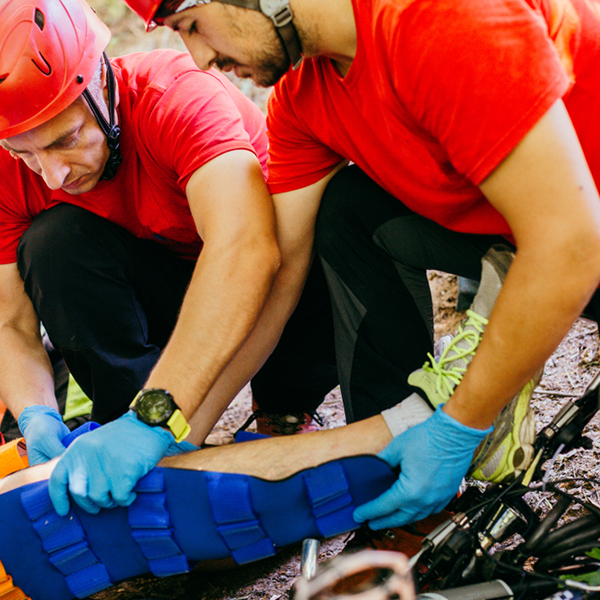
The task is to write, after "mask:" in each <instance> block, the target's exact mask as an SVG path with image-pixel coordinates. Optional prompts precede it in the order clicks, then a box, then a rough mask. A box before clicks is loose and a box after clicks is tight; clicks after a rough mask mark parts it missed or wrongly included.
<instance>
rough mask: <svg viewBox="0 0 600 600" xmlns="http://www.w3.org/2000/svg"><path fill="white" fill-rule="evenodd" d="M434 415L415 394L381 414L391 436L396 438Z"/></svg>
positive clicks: (425, 403)
mask: <svg viewBox="0 0 600 600" xmlns="http://www.w3.org/2000/svg"><path fill="white" fill-rule="evenodd" d="M432 414H433V409H432V408H431V407H430V406H429V404H427V402H425V400H423V398H421V396H419V394H417V393H414V394H411V395H410V396H408V398H405V399H404V400H402V402H400V404H396V406H392V408H388V409H386V410H384V411H383V412H382V413H381V416H382V417H383V420H384V421H385V424H386V425H387V426H388V429H389V430H390V432H391V434H392V435H393V436H394V437H396V436H397V435H400V434H401V433H404V432H405V431H406V430H407V429H409V428H410V427H413V426H414V425H418V424H419V423H422V422H423V421H425V420H427V419H428V418H429V417H430V416H431V415H432Z"/></svg>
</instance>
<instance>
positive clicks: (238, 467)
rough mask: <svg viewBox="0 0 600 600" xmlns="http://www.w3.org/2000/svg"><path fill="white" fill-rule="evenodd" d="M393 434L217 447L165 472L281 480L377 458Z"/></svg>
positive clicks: (355, 429)
mask: <svg viewBox="0 0 600 600" xmlns="http://www.w3.org/2000/svg"><path fill="white" fill-rule="evenodd" d="M391 439H392V434H391V433H390V430H389V429H388V427H387V425H386V423H385V421H384V420H383V418H382V417H381V416H380V415H377V416H375V417H371V418H370V419H366V420H364V421H359V422H357V423H352V424H351V425H347V426H345V427H339V428H337V429H328V430H324V431H315V432H313V433H307V434H303V435H294V436H286V437H274V438H265V439H261V440H256V441H252V442H244V443H240V444H231V445H227V446H216V447H214V448H207V449H205V450H198V451H197V452H190V453H189V454H180V455H177V456H172V457H169V458H165V459H163V460H162V461H161V462H160V466H162V467H171V468H174V469H188V470H196V471H215V472H222V473H242V474H244V475H252V476H254V477H260V478H261V479H269V480H278V479H283V478H285V477H288V476H290V475H293V474H294V473H297V472H299V471H302V470H303V469H307V468H309V467H315V466H318V465H320V464H323V463H324V462H327V461H330V460H335V459H338V458H343V457H347V456H356V455H359V454H377V453H378V452H379V451H380V450H383V448H385V446H386V445H387V444H388V443H389V442H390V441H391ZM57 460H58V459H55V460H52V461H50V462H47V463H44V464H42V465H36V466H35V467H29V468H27V469H23V470H21V471H17V472H16V473H13V474H12V475H9V476H8V477H5V478H4V479H1V480H0V494H2V493H5V492H8V491H10V490H12V489H15V488H18V487H21V486H24V485H26V484H28V483H33V482H35V481H42V480H45V479H49V478H50V474H51V473H52V469H54V465H55V464H56V461H57Z"/></svg>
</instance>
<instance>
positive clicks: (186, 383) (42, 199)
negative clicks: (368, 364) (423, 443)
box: [0, 0, 335, 514]
mask: <svg viewBox="0 0 600 600" xmlns="http://www.w3.org/2000/svg"><path fill="white" fill-rule="evenodd" d="M0 17H1V18H0V40H1V41H2V43H3V48H4V50H3V51H2V53H1V57H0V106H1V109H0V145H1V146H2V149H0V173H1V174H2V181H3V185H2V189H1V190H0V290H1V291H0V346H1V347H2V356H1V359H0V397H1V398H2V400H3V401H4V402H5V404H6V405H7V406H8V408H9V409H10V411H11V412H12V414H13V415H15V417H17V418H18V423H19V427H20V429H21V431H22V432H23V434H24V437H25V440H26V442H27V447H28V454H29V459H30V461H31V463H32V464H35V463H38V462H44V461H46V460H49V459H51V458H53V457H55V456H57V455H59V454H62V453H63V452H64V451H65V448H64V446H63V444H62V439H63V438H64V436H65V434H66V433H68V429H67V428H66V426H65V425H64V423H63V421H62V417H61V415H60V414H59V412H58V411H57V406H56V399H55V396H54V386H53V380H52V369H51V366H50V363H49V360H48V355H47V353H46V351H45V350H44V347H43V345H42V341H41V336H40V326H39V321H40V319H41V321H42V322H43V323H44V326H45V328H46V330H47V331H48V333H49V335H50V338H51V340H52V342H53V344H54V346H55V347H56V348H57V349H59V350H60V351H61V352H62V354H63V356H64V357H65V360H66V362H67V364H68V366H69V369H70V370H71V372H72V373H73V374H74V376H75V378H76V380H77V382H78V383H79V384H80V385H81V387H82V388H83V390H84V391H85V392H86V393H87V395H88V396H89V397H90V398H92V400H93V403H94V405H93V411H92V418H93V419H94V420H96V421H98V422H100V423H106V422H108V421H110V423H108V424H107V425H106V427H103V428H102V429H100V430H98V432H91V433H90V436H89V438H86V441H85V442H84V443H78V444H75V445H73V447H72V448H69V450H68V451H67V453H65V454H64V456H63V457H62V458H61V460H60V461H59V466H58V468H57V474H58V475H60V476H57V477H56V479H55V480H54V481H55V483H54V485H53V487H52V494H53V499H54V501H55V504H56V506H57V509H58V510H59V512H61V514H64V513H65V512H66V511H67V510H68V500H67V496H66V489H67V486H68V485H69V484H71V487H70V489H71V492H72V494H73V495H74V497H75V498H76V501H77V502H78V503H80V504H81V505H82V506H83V507H85V508H86V509H87V510H90V511H92V512H97V511H98V510H100V508H102V507H107V506H114V505H115V504H120V505H123V504H127V503H129V502H130V501H131V499H132V492H131V490H132V488H133V485H135V482H136V481H137V480H138V479H139V478H140V477H141V476H142V475H143V474H144V473H146V472H147V471H148V470H149V469H150V468H152V467H153V466H154V465H155V464H156V463H157V462H158V460H160V458H161V457H162V456H163V455H164V454H165V453H172V452H176V451H179V450H181V446H178V445H177V444H176V442H180V441H181V440H183V439H184V438H185V437H186V436H187V434H188V433H189V425H188V423H187V421H188V420H189V421H190V423H191V425H192V430H193V433H192V435H191V436H190V437H189V438H188V440H191V441H193V442H195V443H197V444H198V443H200V442H202V441H203V439H204V438H205V437H206V435H207V433H208V432H209V431H210V429H211V428H212V426H213V425H214V423H215V421H216V420H217V419H218V417H219V416H220V414H221V412H222V411H223V410H224V409H225V408H226V406H227V403H228V401H229V399H230V397H231V395H232V393H233V392H230V391H228V394H222V393H220V392H219V388H218V387H215V386H214V383H215V381H216V380H217V379H218V378H219V375H220V373H221V371H222V370H223V368H224V367H225V365H226V364H227V363H229V362H230V361H231V358H232V357H233V356H234V355H235V353H236V351H237V350H238V348H239V347H240V346H241V345H242V343H243V342H244V341H245V340H246V339H247V338H248V336H249V335H250V333H251V331H252V328H253V326H254V324H255V322H256V320H257V319H258V317H259V315H260V312H261V309H262V307H263V304H264V302H265V300H266V298H267V296H268V293H269V291H270V288H271V285H272V282H273V279H274V277H275V275H276V273H277V271H278V267H279V261H280V254H279V250H278V245H277V240H276V231H275V227H274V215H273V207H272V202H271V198H270V195H269V192H268V190H267V187H266V183H265V176H266V159H267V152H266V150H267V138H266V130H265V119H264V115H263V114H262V113H261V112H260V110H259V109H258V108H257V107H256V106H255V105H254V104H253V103H252V102H251V101H249V100H248V99H247V98H246V97H245V96H244V95H243V94H242V93H241V92H240V91H239V90H238V89H237V88H235V86H233V84H231V83H230V82H229V80H227V79H226V78H225V77H224V76H223V75H222V74H221V73H218V72H217V71H216V70H211V71H207V72H203V71H200V70H199V69H198V68H197V67H196V66H195V65H194V63H193V61H192V59H191V57H190V56H189V55H188V54H185V53H180V52H175V51H172V50H161V51H155V52H151V53H135V54H130V55H127V56H124V57H122V58H118V59H115V60H112V61H109V60H108V59H107V58H106V55H105V54H104V49H105V47H106V45H107V43H108V41H109V39H110V33H109V31H108V29H107V28H106V26H105V25H104V24H103V23H102V22H101V21H100V20H99V19H98V18H97V16H96V15H95V13H94V12H93V11H92V10H91V9H90V7H89V6H88V5H87V4H86V3H85V1H84V0H64V1H63V0H41V1H35V0H32V1H29V0H27V1H26V2H23V1H22V0H2V2H1V3H0ZM6 48H9V49H10V51H7V50H6ZM296 360H297V356H296V354H294V361H296ZM244 377H245V374H244ZM248 379H249V377H245V379H243V380H242V379H240V377H230V378H228V379H227V380H226V381H224V383H223V384H222V385H223V387H225V386H229V388H228V390H229V389H233V390H234V391H235V389H239V388H240V387H241V385H243V384H245V383H246V381H247V380H248ZM261 381H262V388H261V393H262V395H263V397H266V396H268V395H269V390H268V389H267V388H268V384H265V382H264V376H263V378H262V380H261ZM319 385H321V384H320V383H319ZM323 386H325V387H327V386H329V387H328V389H327V390H325V391H324V393H326V391H329V390H330V389H331V387H334V386H335V382H333V383H331V384H330V383H328V382H327V383H325V382H323ZM213 388H214V390H215V391H214V393H213V395H212V396H211V397H210V398H209V399H208V402H206V403H205V406H204V408H203V409H202V410H201V411H197V410H196V409H197V408H198V406H199V405H200V404H203V403H204V400H206V399H207V396H208V394H209V391H210V390H211V389H213ZM140 390H142V391H141V392H140ZM272 395H275V396H276V397H277V390H274V391H272ZM134 397H135V398H136V402H135V404H132V400H133V399H134ZM130 404H132V410H130V411H128V407H129V406H130ZM124 413H125V414H124ZM194 413H196V414H195V416H194V418H192V416H193V415H194ZM100 431H102V432H103V433H100ZM96 433H98V435H94V434H96ZM88 439H89V440H90V441H87V440H88ZM86 444H87V445H86Z"/></svg>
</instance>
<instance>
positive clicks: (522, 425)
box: [470, 373, 541, 483]
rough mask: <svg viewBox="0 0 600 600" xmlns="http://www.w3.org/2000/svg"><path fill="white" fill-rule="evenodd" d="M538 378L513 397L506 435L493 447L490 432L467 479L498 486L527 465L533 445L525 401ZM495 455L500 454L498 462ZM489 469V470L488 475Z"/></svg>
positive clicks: (531, 414)
mask: <svg viewBox="0 0 600 600" xmlns="http://www.w3.org/2000/svg"><path fill="white" fill-rule="evenodd" d="M540 376H541V373H540V374H539V375H538V376H536V377H534V378H533V379H531V380H530V381H529V382H528V383H527V384H526V385H525V387H524V388H523V389H522V390H521V391H520V392H519V394H518V396H517V397H516V402H515V408H514V413H513V425H512V427H511V430H510V432H509V433H508V434H507V435H506V436H504V438H502V439H501V442H500V443H499V444H498V445H497V446H495V443H494V442H495V441H496V440H497V439H498V437H497V436H495V438H494V434H493V432H492V434H490V436H489V438H490V439H489V440H487V444H486V442H484V444H486V445H484V446H483V448H482V449H481V450H480V451H479V452H478V453H477V456H478V458H476V459H475V460H474V462H473V465H472V467H471V468H472V470H471V473H470V476H471V477H473V478H474V479H478V480H479V481H490V482H492V483H499V482H501V481H505V480H507V479H508V478H509V477H517V476H518V475H519V474H520V473H521V472H523V471H524V470H525V469H527V467H529V465H530V464H531V461H532V460H533V453H534V449H533V444H534V442H535V413H534V411H533V409H532V408H531V406H530V404H529V401H530V398H531V394H532V392H533V390H534V388H535V387H536V386H537V384H538V383H539V378H540ZM509 407H510V405H509ZM509 410H510V408H509ZM494 446H495V447H494ZM499 452H502V454H501V456H500V457H499V459H498V458H497V457H498V455H499ZM490 455H491V456H490ZM479 457H481V458H479ZM486 457H489V458H486ZM482 463H483V464H482ZM490 469H493V470H492V471H491V472H490Z"/></svg>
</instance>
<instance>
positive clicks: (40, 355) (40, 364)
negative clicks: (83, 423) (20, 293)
mask: <svg viewBox="0 0 600 600" xmlns="http://www.w3.org/2000/svg"><path fill="white" fill-rule="evenodd" d="M0 347H1V348H2V353H1V355H0V398H1V399H2V401H3V402H4V404H5V405H6V406H7V408H8V409H9V410H10V412H11V413H12V414H13V416H14V417H15V419H18V417H19V415H20V414H21V412H22V411H23V409H24V408H25V407H26V406H31V405H34V404H45V405H47V406H51V407H53V408H57V409H58V407H57V404H56V398H55V395H54V376H53V372H52V365H51V364H50V359H49V358H48V353H47V352H46V350H45V348H44V346H43V344H42V340H41V337H40V336H39V335H34V334H26V333H24V332H22V331H20V330H18V329H16V328H14V327H12V326H10V325H4V326H2V327H0Z"/></svg>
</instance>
